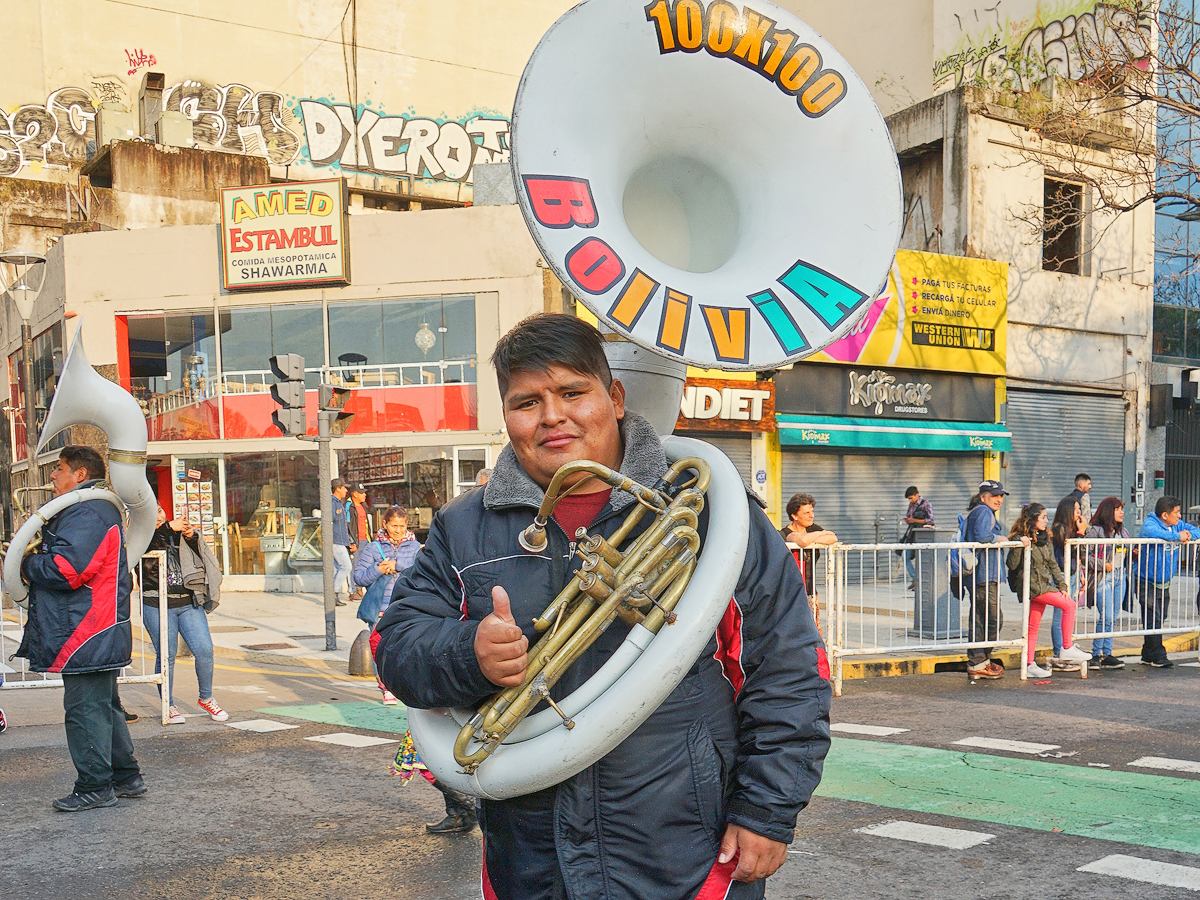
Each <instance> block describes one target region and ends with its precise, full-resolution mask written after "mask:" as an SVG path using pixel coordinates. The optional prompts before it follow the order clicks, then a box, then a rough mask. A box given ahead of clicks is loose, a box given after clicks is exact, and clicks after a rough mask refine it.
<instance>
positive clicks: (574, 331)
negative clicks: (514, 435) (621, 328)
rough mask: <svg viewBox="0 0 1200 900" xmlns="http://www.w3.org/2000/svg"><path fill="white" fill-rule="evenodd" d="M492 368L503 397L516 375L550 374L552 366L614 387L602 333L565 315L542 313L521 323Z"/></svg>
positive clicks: (501, 343)
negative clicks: (524, 373) (528, 373)
mask: <svg viewBox="0 0 1200 900" xmlns="http://www.w3.org/2000/svg"><path fill="white" fill-rule="evenodd" d="M492 366H494V367H495V369H496V380H497V381H498V382H499V383H500V397H501V398H503V397H504V395H505V394H507V393H508V385H509V382H510V381H511V380H512V376H513V375H514V374H515V373H517V372H548V371H550V367H551V366H562V367H563V368H567V369H571V370H572V371H575V372H578V373H579V374H580V375H593V376H595V377H596V378H599V379H600V383H601V384H603V385H604V389H605V390H608V388H609V386H610V385H611V384H612V372H611V371H610V370H609V368H608V359H607V358H606V357H605V355H604V340H603V339H602V338H601V337H600V332H599V331H597V330H596V329H595V328H594V327H593V326H591V325H589V324H588V323H587V322H585V321H583V320H582V319H577V318H575V316H566V315H563V314H562V313H540V314H538V315H535V316H530V317H529V318H527V319H522V320H521V321H520V322H518V323H517V324H516V325H515V326H514V327H513V329H512V330H511V331H509V333H508V334H506V335H504V337H502V338H500V340H499V341H498V342H497V344H496V349H495V350H494V351H493V352H492Z"/></svg>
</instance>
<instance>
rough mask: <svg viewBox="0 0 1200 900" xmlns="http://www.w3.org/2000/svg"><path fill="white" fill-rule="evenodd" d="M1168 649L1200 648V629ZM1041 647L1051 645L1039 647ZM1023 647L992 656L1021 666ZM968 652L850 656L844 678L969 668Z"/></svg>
mask: <svg viewBox="0 0 1200 900" xmlns="http://www.w3.org/2000/svg"><path fill="white" fill-rule="evenodd" d="M1163 646H1164V647H1165V648H1166V650H1167V652H1168V653H1181V652H1186V651H1188V650H1197V649H1200V633H1197V632H1190V633H1187V634H1178V635H1172V636H1171V637H1168V638H1164V639H1163ZM1038 649H1039V650H1042V649H1048V648H1038ZM1020 654H1021V651H1020V648H1018V647H1004V648H1002V649H1000V650H995V651H993V652H992V659H995V660H999V662H1000V664H1001V665H1003V666H1004V668H1005V669H1012V670H1015V669H1017V668H1019V666H1020V661H1021V656H1020ZM1113 655H1114V656H1137V657H1140V656H1141V650H1138V649H1125V650H1118V651H1115V652H1114V654H1113ZM966 664H967V654H966V653H947V654H943V655H941V656H908V657H903V658H900V659H880V660H846V661H845V662H843V663H842V680H843V681H849V680H851V679H860V678H892V677H895V676H897V675H933V674H935V673H938V672H957V671H960V670H961V671H963V672H965V671H966Z"/></svg>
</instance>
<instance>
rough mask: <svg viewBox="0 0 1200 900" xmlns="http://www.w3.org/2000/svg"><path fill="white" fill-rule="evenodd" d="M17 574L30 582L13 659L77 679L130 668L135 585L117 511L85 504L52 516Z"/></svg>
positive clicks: (103, 505) (94, 502)
mask: <svg viewBox="0 0 1200 900" xmlns="http://www.w3.org/2000/svg"><path fill="white" fill-rule="evenodd" d="M95 485H96V482H95V481H90V482H86V483H85V484H83V485H81V487H94V486H95ZM21 574H22V576H23V577H24V578H25V580H26V581H27V582H28V583H29V621H28V623H27V624H26V626H25V637H24V640H22V641H21V647H20V649H18V650H17V653H16V655H17V656H22V657H24V658H25V659H27V660H29V668H30V669H32V670H33V671H35V672H62V673H64V674H80V673H83V672H102V671H105V670H108V669H119V668H121V667H122V666H127V665H129V664H130V662H131V657H132V652H133V634H132V631H131V627H130V622H129V594H130V591H131V589H132V586H133V585H132V579H131V578H130V576H129V568H128V566H127V565H126V561H125V535H124V533H123V531H122V529H121V514H120V512H118V510H117V508H116V507H115V506H113V505H112V504H111V503H109V502H107V501H105V500H85V501H84V502H82V503H76V504H75V505H74V506H69V507H67V508H66V509H64V510H63V511H62V512H60V513H59V514H58V515H56V516H54V517H53V518H52V519H51V520H50V521H49V522H47V523H46V524H45V526H43V528H42V543H41V547H40V548H39V552H38V553H36V554H31V555H29V556H27V557H26V558H25V560H24V562H23V563H22V564H21Z"/></svg>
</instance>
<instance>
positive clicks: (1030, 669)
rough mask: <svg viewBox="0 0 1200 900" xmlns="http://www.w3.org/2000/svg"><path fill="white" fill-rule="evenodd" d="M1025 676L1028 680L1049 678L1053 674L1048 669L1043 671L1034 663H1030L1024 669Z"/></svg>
mask: <svg viewBox="0 0 1200 900" xmlns="http://www.w3.org/2000/svg"><path fill="white" fill-rule="evenodd" d="M1025 674H1026V675H1028V676H1029V677H1030V678H1049V677H1050V676H1051V675H1052V674H1054V673H1053V672H1051V671H1050V670H1049V669H1043V668H1042V667H1041V666H1039V665H1038V664H1037V663H1035V662H1031V663H1030V664H1029V665H1027V666H1026V667H1025Z"/></svg>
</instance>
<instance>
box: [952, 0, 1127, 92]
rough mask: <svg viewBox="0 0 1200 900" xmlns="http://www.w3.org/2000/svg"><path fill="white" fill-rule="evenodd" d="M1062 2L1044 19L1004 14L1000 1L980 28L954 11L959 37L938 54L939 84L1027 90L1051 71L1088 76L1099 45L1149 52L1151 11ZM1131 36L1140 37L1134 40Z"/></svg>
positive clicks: (1090, 2)
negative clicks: (1052, 15) (1055, 14)
mask: <svg viewBox="0 0 1200 900" xmlns="http://www.w3.org/2000/svg"><path fill="white" fill-rule="evenodd" d="M1062 6H1063V8H1062V9H1061V10H1060V12H1059V17H1058V18H1055V19H1052V20H1050V21H1042V18H1041V16H1040V14H1038V15H1033V16H1024V17H1020V18H1016V17H1013V18H1001V16H1000V13H999V10H1000V3H995V4H994V5H993V6H990V7H987V8H986V9H985V12H986V13H988V14H989V16H988V17H985V19H984V20H983V21H984V22H987V21H988V18H990V19H991V20H992V21H994V23H995V24H994V25H991V24H988V25H986V26H984V27H983V28H982V30H977V31H972V30H971V28H969V26H968V22H970V21H971V19H970V17H964V16H963V15H959V14H953V18H954V19H955V20H956V22H955V26H956V29H957V30H958V31H959V32H960V37H959V40H958V41H957V43H956V44H955V45H954V47H953V49H951V50H950V51H949V52H946V53H943V54H941V55H938V56H935V59H934V64H933V82H934V89H935V90H939V91H944V90H951V89H952V88H955V87H957V86H958V85H960V84H962V83H964V82H968V83H969V82H986V83H989V84H1001V85H1007V86H1009V87H1012V88H1014V89H1018V90H1023V91H1028V90H1030V89H1031V88H1032V87H1033V86H1034V85H1035V84H1036V83H1037V82H1039V81H1041V80H1042V79H1044V78H1045V77H1046V76H1048V75H1058V76H1060V77H1062V78H1068V79H1071V80H1078V79H1080V78H1083V77H1085V76H1086V75H1088V74H1089V66H1090V65H1091V60H1093V59H1094V58H1095V55H1096V52H1097V50H1098V49H1099V48H1103V47H1108V48H1116V47H1119V46H1122V45H1123V46H1124V47H1125V48H1127V51H1128V55H1129V56H1132V57H1135V58H1136V57H1140V56H1144V55H1147V54H1148V53H1149V47H1150V30H1151V22H1150V18H1149V15H1148V13H1145V12H1142V13H1141V14H1139V13H1137V12H1133V11H1130V10H1128V9H1126V8H1124V7H1121V6H1115V5H1112V4H1108V3H1096V2H1095V0H1085V2H1076V3H1070V4H1063V5H1062ZM1134 36H1136V37H1134ZM1131 38H1132V39H1133V40H1135V41H1136V42H1137V43H1136V44H1134V45H1132V46H1131V43H1130V42H1131ZM1122 52H1123V53H1124V52H1125V51H1124V50H1123V51H1122Z"/></svg>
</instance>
